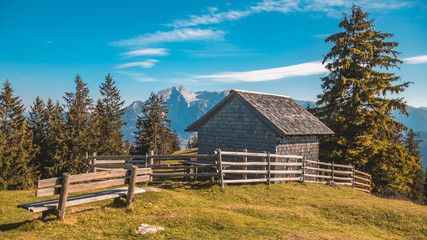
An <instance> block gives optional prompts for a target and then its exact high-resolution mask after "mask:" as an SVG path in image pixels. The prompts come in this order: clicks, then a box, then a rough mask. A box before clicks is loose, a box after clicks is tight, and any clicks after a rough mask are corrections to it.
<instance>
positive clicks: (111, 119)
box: [94, 74, 125, 155]
mask: <svg viewBox="0 0 427 240" xmlns="http://www.w3.org/2000/svg"><path fill="white" fill-rule="evenodd" d="M115 83H116V82H115V81H113V77H112V76H110V74H108V75H107V76H106V77H105V83H102V84H101V86H100V87H99V89H100V92H101V95H102V96H103V98H102V99H99V100H98V102H97V104H96V107H95V114H94V115H95V117H94V118H95V120H94V122H95V125H96V127H95V129H97V131H96V132H97V137H96V139H97V143H96V145H97V147H96V149H97V152H98V154H100V155H121V154H123V153H124V151H125V146H124V141H123V133H122V132H121V128H122V126H123V124H124V122H123V121H122V116H123V114H124V111H123V110H122V109H121V108H122V106H123V104H124V101H121V100H120V91H119V90H118V89H117V88H116V86H115Z"/></svg>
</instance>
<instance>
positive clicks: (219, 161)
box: [216, 149, 224, 188]
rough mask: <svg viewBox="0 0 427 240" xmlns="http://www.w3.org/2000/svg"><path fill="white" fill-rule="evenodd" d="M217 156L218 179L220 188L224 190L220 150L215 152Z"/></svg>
mask: <svg viewBox="0 0 427 240" xmlns="http://www.w3.org/2000/svg"><path fill="white" fill-rule="evenodd" d="M216 152H217V154H218V164H219V177H220V181H221V187H222V188H224V173H223V171H222V155H221V149H217V150H216Z"/></svg>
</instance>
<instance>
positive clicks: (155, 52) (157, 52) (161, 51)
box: [120, 48, 169, 57]
mask: <svg viewBox="0 0 427 240" xmlns="http://www.w3.org/2000/svg"><path fill="white" fill-rule="evenodd" d="M120 55H125V56H128V57H136V56H167V55H169V53H168V52H167V49H166V48H144V49H139V50H134V51H128V52H124V53H121V54H120Z"/></svg>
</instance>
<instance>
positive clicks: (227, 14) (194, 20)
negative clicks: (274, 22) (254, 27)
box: [165, 0, 416, 28]
mask: <svg viewBox="0 0 427 240" xmlns="http://www.w3.org/2000/svg"><path fill="white" fill-rule="evenodd" d="M353 3H355V4H357V5H360V6H362V7H364V8H366V9H372V10H378V9H381V10H387V9H391V10H393V9H401V8H405V7H411V6H413V5H415V4H416V2H414V1H411V2H405V1H399V0H377V1H375V2H374V1H367V0H354V1H347V0H264V1H262V2H258V3H256V4H255V5H253V6H246V7H245V9H243V10H236V9H234V10H227V11H218V8H215V7H210V8H208V9H207V12H208V13H206V14H201V15H188V16H187V18H186V19H178V20H175V21H173V22H172V23H169V24H165V26H168V27H174V28H181V27H194V26H199V25H208V24H218V23H222V22H226V21H235V20H239V19H241V18H244V17H247V16H250V15H253V14H257V13H262V12H281V13H290V12H317V13H324V14H326V15H327V16H329V17H341V13H342V12H343V11H346V10H348V9H349V8H350V7H351V6H352V4H353Z"/></svg>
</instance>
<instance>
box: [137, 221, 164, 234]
mask: <svg viewBox="0 0 427 240" xmlns="http://www.w3.org/2000/svg"><path fill="white" fill-rule="evenodd" d="M162 230H165V229H164V228H162V227H156V226H151V225H148V224H144V223H143V224H141V226H139V227H138V235H144V234H147V233H155V232H157V231H162Z"/></svg>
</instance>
